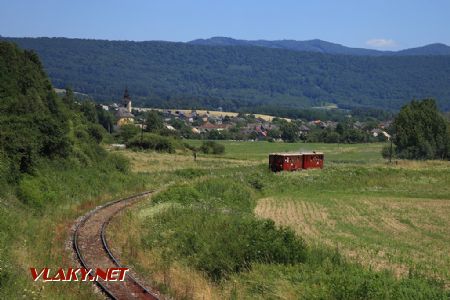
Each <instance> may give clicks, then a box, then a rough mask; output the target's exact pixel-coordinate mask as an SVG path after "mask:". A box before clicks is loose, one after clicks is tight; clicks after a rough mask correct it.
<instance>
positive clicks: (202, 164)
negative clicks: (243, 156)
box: [120, 150, 255, 172]
mask: <svg viewBox="0 0 450 300" xmlns="http://www.w3.org/2000/svg"><path fill="white" fill-rule="evenodd" d="M120 152H121V153H122V154H124V155H125V156H126V157H128V158H129V159H130V161H131V164H132V170H133V171H134V172H167V171H169V172H170V171H175V170H180V169H188V168H195V169H218V168H223V167H232V166H248V165H252V164H255V162H252V161H246V160H236V159H226V158H218V157H214V156H208V157H203V156H200V155H199V156H197V160H196V161H194V159H193V156H192V155H191V154H190V153H178V154H167V153H157V152H137V151H130V150H124V151H120Z"/></svg>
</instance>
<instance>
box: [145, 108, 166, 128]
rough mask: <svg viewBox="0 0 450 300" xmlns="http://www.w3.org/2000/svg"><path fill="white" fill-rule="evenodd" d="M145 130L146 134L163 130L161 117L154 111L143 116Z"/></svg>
mask: <svg viewBox="0 0 450 300" xmlns="http://www.w3.org/2000/svg"><path fill="white" fill-rule="evenodd" d="M145 125H146V127H145V130H146V131H148V132H158V131H160V130H161V129H163V128H164V123H163V118H162V116H161V115H160V114H159V113H158V112H157V111H155V110H152V111H149V112H148V113H146V114H145Z"/></svg>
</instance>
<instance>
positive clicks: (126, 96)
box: [122, 86, 131, 113]
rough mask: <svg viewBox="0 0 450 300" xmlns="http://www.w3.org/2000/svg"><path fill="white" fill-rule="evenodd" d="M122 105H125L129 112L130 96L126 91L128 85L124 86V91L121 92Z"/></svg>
mask: <svg viewBox="0 0 450 300" xmlns="http://www.w3.org/2000/svg"><path fill="white" fill-rule="evenodd" d="M122 103H123V107H126V108H127V110H128V112H130V113H131V97H130V94H129V93H128V86H127V87H125V91H124V92H123V100H122Z"/></svg>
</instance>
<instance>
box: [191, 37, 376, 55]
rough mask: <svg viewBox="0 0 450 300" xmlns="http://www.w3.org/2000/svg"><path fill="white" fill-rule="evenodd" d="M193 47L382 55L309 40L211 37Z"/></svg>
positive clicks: (195, 42)
mask: <svg viewBox="0 0 450 300" xmlns="http://www.w3.org/2000/svg"><path fill="white" fill-rule="evenodd" d="M189 43H190V44H194V45H204V46H259V47H266V48H275V49H286V50H295V51H306V52H320V53H328V54H345V55H374V56H379V55H383V54H384V52H383V51H378V50H371V49H362V48H350V47H345V46H342V45H340V44H335V43H330V42H326V41H322V40H318V39H316V40H309V41H295V40H278V41H267V40H256V41H248V40H237V39H233V38H227V37H212V38H209V39H198V40H193V41H190V42H189Z"/></svg>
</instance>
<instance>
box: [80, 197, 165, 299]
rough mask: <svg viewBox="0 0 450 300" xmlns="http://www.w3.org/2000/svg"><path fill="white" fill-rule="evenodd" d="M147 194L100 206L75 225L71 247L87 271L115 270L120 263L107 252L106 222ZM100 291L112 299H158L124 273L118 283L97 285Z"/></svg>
mask: <svg viewBox="0 0 450 300" xmlns="http://www.w3.org/2000/svg"><path fill="white" fill-rule="evenodd" d="M149 194H150V192H146V193H142V194H139V195H136V196H132V197H129V198H125V199H121V200H118V201H114V202H111V203H109V204H106V205H104V206H100V207H98V208H96V209H94V210H92V211H91V212H89V213H88V214H86V215H85V216H84V218H83V219H82V220H81V221H80V223H79V224H78V225H77V229H76V230H75V233H74V238H73V245H74V248H75V251H76V254H77V257H78V259H79V260H80V262H81V264H82V265H83V267H84V268H86V269H95V268H103V269H106V268H114V267H118V266H119V263H118V261H117V259H116V258H114V256H113V255H112V253H111V251H110V250H109V248H108V244H107V240H106V237H105V235H104V231H105V228H106V226H107V224H108V222H109V220H110V219H111V218H112V217H113V216H114V215H115V214H117V213H118V212H119V211H120V210H122V209H123V208H125V207H127V206H129V205H131V204H133V203H135V202H136V201H139V200H141V199H142V198H144V197H145V196H148V195H149ZM97 284H98V285H99V286H100V288H101V289H102V290H103V291H104V292H105V293H106V294H107V295H108V296H109V297H111V298H112V299H159V298H160V296H159V295H158V293H156V292H154V291H151V290H149V289H146V288H145V287H143V286H142V285H141V284H139V283H138V282H137V281H136V279H135V278H133V277H132V276H131V275H129V273H127V275H126V277H125V280H124V281H122V282H120V281H117V282H111V281H108V282H106V281H102V280H100V281H98V282H97Z"/></svg>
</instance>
